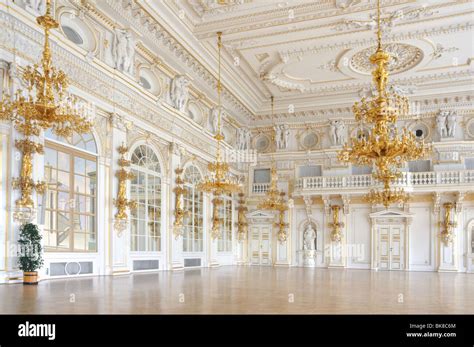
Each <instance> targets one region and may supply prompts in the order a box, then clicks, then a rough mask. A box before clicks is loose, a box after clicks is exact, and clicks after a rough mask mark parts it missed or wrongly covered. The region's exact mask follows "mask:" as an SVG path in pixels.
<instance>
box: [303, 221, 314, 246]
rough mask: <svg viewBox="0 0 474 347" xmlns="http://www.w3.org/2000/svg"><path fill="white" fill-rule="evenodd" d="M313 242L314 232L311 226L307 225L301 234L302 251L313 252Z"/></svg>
mask: <svg viewBox="0 0 474 347" xmlns="http://www.w3.org/2000/svg"><path fill="white" fill-rule="evenodd" d="M315 240H316V231H315V230H314V228H313V225H312V224H311V223H309V224H308V225H307V226H306V229H305V230H304V233H303V249H304V250H306V251H314V250H315V249H316V245H315Z"/></svg>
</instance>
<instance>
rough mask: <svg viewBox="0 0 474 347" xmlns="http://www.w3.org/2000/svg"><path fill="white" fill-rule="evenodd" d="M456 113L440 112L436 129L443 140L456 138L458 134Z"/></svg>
mask: <svg viewBox="0 0 474 347" xmlns="http://www.w3.org/2000/svg"><path fill="white" fill-rule="evenodd" d="M456 123H457V117H456V112H453V111H440V112H439V113H438V115H437V116H436V127H437V129H438V133H439V135H440V136H441V138H445V137H454V135H455V133H456Z"/></svg>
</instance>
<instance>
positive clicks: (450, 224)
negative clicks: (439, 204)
mask: <svg viewBox="0 0 474 347" xmlns="http://www.w3.org/2000/svg"><path fill="white" fill-rule="evenodd" d="M443 207H444V210H445V212H444V221H441V222H439V226H440V227H441V228H442V230H441V234H440V237H441V240H442V241H443V242H444V244H445V245H449V244H450V243H452V242H453V241H454V228H456V227H457V222H456V221H455V220H454V218H453V217H451V212H452V210H453V208H454V204H453V203H451V202H447V203H445V204H443Z"/></svg>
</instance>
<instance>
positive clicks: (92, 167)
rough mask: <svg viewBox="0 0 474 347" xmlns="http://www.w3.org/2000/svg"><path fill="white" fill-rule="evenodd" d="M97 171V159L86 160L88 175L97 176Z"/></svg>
mask: <svg viewBox="0 0 474 347" xmlns="http://www.w3.org/2000/svg"><path fill="white" fill-rule="evenodd" d="M96 172H97V163H96V162H95V161H91V160H87V161H86V175H87V176H95V175H96Z"/></svg>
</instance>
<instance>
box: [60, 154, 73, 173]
mask: <svg viewBox="0 0 474 347" xmlns="http://www.w3.org/2000/svg"><path fill="white" fill-rule="evenodd" d="M69 163H70V157H69V154H66V153H64V152H58V166H59V168H60V169H61V170H64V171H69V170H70V169H69Z"/></svg>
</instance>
